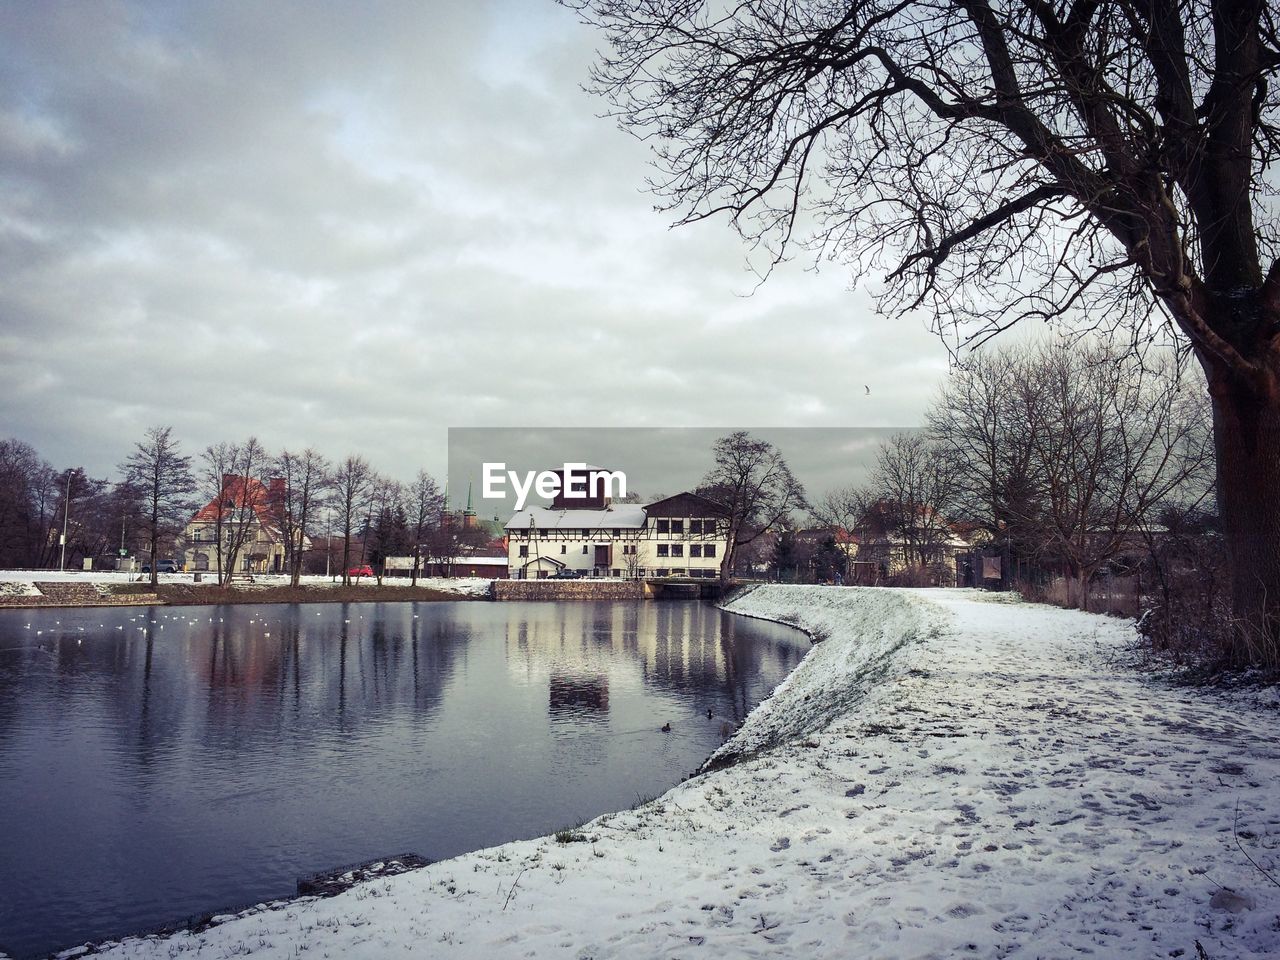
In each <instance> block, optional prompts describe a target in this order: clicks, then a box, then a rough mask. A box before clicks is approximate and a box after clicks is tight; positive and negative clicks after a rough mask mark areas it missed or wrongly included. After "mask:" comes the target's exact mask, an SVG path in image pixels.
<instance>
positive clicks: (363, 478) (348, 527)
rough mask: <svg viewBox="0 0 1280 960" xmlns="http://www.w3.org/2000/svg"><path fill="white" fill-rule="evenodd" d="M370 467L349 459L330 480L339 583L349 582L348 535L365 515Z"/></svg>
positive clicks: (362, 461) (352, 458) (364, 463)
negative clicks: (339, 549) (337, 529)
mask: <svg viewBox="0 0 1280 960" xmlns="http://www.w3.org/2000/svg"><path fill="white" fill-rule="evenodd" d="M373 478H374V473H373V468H372V467H370V466H369V462H368V461H367V460H365V458H364V457H361V456H355V455H352V456H349V457H347V458H346V459H345V460H343V461H342V462H341V463H340V464H338V466H337V468H336V469H335V470H334V471H333V475H332V477H331V478H330V486H331V489H332V491H333V501H334V506H335V507H336V508H337V510H338V522H339V523H340V524H341V525H342V584H343V586H349V585H350V583H351V532H352V531H353V530H354V529H355V526H356V524H357V523H358V522H360V520H361V518H363V517H366V516H367V507H368V502H369V494H370V491H371V487H372V485H373Z"/></svg>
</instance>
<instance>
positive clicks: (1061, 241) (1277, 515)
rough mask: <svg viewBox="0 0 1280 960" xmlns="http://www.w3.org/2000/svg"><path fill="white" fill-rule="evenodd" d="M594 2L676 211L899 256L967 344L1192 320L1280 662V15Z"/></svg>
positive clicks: (857, 260) (1248, 585)
mask: <svg viewBox="0 0 1280 960" xmlns="http://www.w3.org/2000/svg"><path fill="white" fill-rule="evenodd" d="M571 5H572V6H574V7H576V8H577V9H579V10H580V12H581V14H582V17H583V19H584V20H585V21H587V22H589V23H592V24H595V25H597V26H598V27H599V28H600V29H601V30H603V31H604V33H605V39H606V41H607V42H606V44H605V46H604V50H605V52H604V53H603V54H602V55H601V57H600V60H599V62H598V64H597V67H596V69H595V71H594V75H593V87H594V89H595V90H596V91H597V92H598V93H599V94H601V95H603V96H605V97H607V98H609V99H610V100H611V101H612V103H613V104H614V107H615V116H616V117H617V118H618V120H619V121H620V123H621V124H622V125H623V126H624V127H625V128H627V129H629V130H630V131H632V132H634V133H635V134H636V135H638V136H641V137H646V138H651V142H652V143H653V144H654V145H655V150H656V152H657V158H658V165H659V167H660V170H661V174H660V176H659V177H658V178H657V179H656V181H655V183H654V188H655V190H656V191H657V192H658V194H659V196H660V197H661V199H662V203H663V205H664V206H665V207H666V208H667V209H669V210H675V211H678V216H679V221H680V222H689V221H693V220H700V219H704V218H707V217H712V216H717V215H724V216H727V217H728V218H730V219H731V221H732V223H733V224H734V225H735V226H736V227H737V229H739V230H740V231H741V232H742V233H743V234H744V235H745V236H746V237H748V238H749V239H750V240H752V241H753V242H755V243H758V244H762V245H763V246H764V248H765V249H766V250H768V251H769V253H770V255H771V258H772V262H777V261H778V260H780V259H781V258H783V257H784V256H786V255H787V253H788V249H789V246H790V245H791V244H793V243H794V242H797V241H802V242H808V243H809V244H810V245H811V248H812V249H814V250H816V251H817V252H818V255H830V256H835V257H839V258H841V259H843V260H846V261H848V262H850V263H852V264H853V266H854V269H855V270H857V271H863V270H867V269H871V268H875V267H879V266H882V265H883V266H884V267H885V268H887V270H888V280H889V283H888V285H887V287H886V292H885V305H886V306H887V307H889V308H904V307H911V306H919V305H928V306H929V307H931V308H932V310H933V311H934V313H935V315H936V317H937V318H938V326H939V329H940V330H947V331H954V332H955V334H956V335H957V338H958V339H959V340H960V341H961V342H969V343H972V342H975V341H980V340H982V339H985V338H986V337H988V336H991V335H994V334H995V333H997V332H999V331H1000V330H1003V329H1005V328H1007V327H1008V326H1010V325H1011V324H1013V323H1015V322H1016V321H1018V320H1019V319H1021V318H1026V317H1033V318H1042V319H1049V320H1058V319H1061V320H1064V321H1066V322H1069V323H1072V324H1075V325H1084V326H1092V327H1103V328H1107V329H1109V330H1111V331H1114V332H1116V333H1118V334H1121V335H1122V336H1123V337H1125V338H1126V339H1129V340H1130V341H1131V342H1132V343H1133V344H1134V345H1135V346H1138V345H1140V344H1142V343H1144V342H1146V341H1147V340H1148V339H1149V338H1150V337H1151V335H1152V332H1153V328H1154V327H1155V326H1156V325H1157V324H1158V323H1160V322H1167V321H1171V322H1172V324H1173V325H1174V326H1175V327H1176V329H1177V331H1179V333H1180V335H1181V337H1182V338H1183V339H1182V341H1181V342H1182V343H1184V344H1186V345H1188V346H1189V347H1190V350H1191V351H1192V352H1193V353H1194V355H1195V358H1196V359H1197V361H1198V362H1199V364H1200V366H1201V367H1202V368H1203V371H1204V374H1205V377H1206V380H1207V383H1208V388H1209V393H1210V396H1211V397H1212V403H1213V419H1214V436H1215V444H1216V451H1217V486H1218V502H1219V505H1220V508H1221V514H1222V520H1223V530H1224V535H1225V541H1226V543H1227V547H1228V552H1229V555H1230V558H1231V563H1232V567H1233V569H1234V576H1233V592H1234V597H1233V599H1234V609H1235V613H1236V616H1237V618H1239V619H1240V620H1241V621H1242V622H1245V623H1249V624H1253V626H1254V628H1255V629H1257V628H1259V627H1260V628H1262V629H1263V631H1264V633H1265V635H1266V637H1267V640H1266V643H1265V649H1266V653H1265V656H1266V657H1267V658H1268V659H1270V660H1271V661H1273V662H1274V661H1280V500H1277V498H1276V497H1275V496H1274V491H1276V490H1280V260H1277V259H1275V258H1276V253H1277V248H1278V246H1280V232H1278V231H1277V229H1276V218H1275V215H1274V210H1273V207H1272V205H1271V199H1270V188H1269V185H1268V183H1269V177H1268V169H1269V167H1270V166H1271V165H1272V163H1273V162H1274V161H1275V158H1276V156H1277V150H1280V129H1278V128H1277V111H1278V108H1280V93H1278V91H1280V85H1277V84H1276V83H1275V79H1274V75H1275V73H1276V72H1277V70H1278V69H1280V30H1278V24H1277V14H1276V11H1275V10H1274V9H1273V7H1272V5H1271V4H1268V3H1266V2H1264V0H1082V2H1066V0H1004V2H998V0H936V2H935V0H850V2H847V3H825V2H822V0H760V2H755V3H749V4H730V5H721V4H715V3H709V2H707V3H703V2H696V0H647V2H644V3H622V2H617V0H573V2H571ZM810 224H812V225H813V229H812V230H810V229H809V225H810ZM1268 263H1270V266H1269V268H1268V267H1267V264H1268ZM1240 652H1241V654H1242V655H1248V651H1245V649H1244V647H1243V646H1242V647H1241V648H1240Z"/></svg>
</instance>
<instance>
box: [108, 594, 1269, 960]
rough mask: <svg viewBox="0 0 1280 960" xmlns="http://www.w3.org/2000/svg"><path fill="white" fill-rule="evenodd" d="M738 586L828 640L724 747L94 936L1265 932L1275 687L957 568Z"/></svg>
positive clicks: (957, 938)
mask: <svg viewBox="0 0 1280 960" xmlns="http://www.w3.org/2000/svg"><path fill="white" fill-rule="evenodd" d="M732 609H733V610H735V611H738V612H742V613H746V614H751V615H756V616H768V617H780V618H786V619H788V620H791V621H792V622H796V623H798V624H799V625H801V626H803V627H805V628H806V629H808V630H810V631H811V632H812V633H813V634H814V635H815V637H819V636H822V637H825V639H822V640H821V641H820V642H819V643H818V644H817V645H816V646H815V647H814V649H813V651H812V652H811V653H810V655H809V656H808V657H807V658H806V659H805V661H804V662H803V663H802V664H801V665H800V666H799V667H798V668H797V669H796V671H795V672H794V673H793V674H792V676H791V677H790V678H789V679H788V680H787V681H786V682H785V683H784V684H783V685H782V686H781V687H780V688H779V689H778V691H776V693H775V695H774V696H773V697H772V698H771V699H770V700H769V701H767V703H766V704H765V705H763V706H762V707H761V708H760V710H759V711H758V712H757V714H756V715H753V716H752V718H751V719H750V720H749V721H748V723H747V724H746V725H745V726H744V728H743V730H742V731H740V732H739V734H738V735H737V736H736V737H735V738H734V741H733V742H731V743H730V744H729V745H728V748H727V749H728V752H731V753H733V754H735V755H737V756H742V757H745V759H743V760H742V761H741V762H738V763H736V764H733V765H730V766H727V767H724V768H722V769H717V770H714V771H712V772H709V773H707V774H704V775H702V776H699V777H695V778H693V779H691V780H689V781H687V782H685V783H683V784H681V785H679V786H678V787H676V788H674V789H673V790H671V791H669V792H668V793H667V794H666V795H664V796H663V797H661V798H659V799H658V800H656V801H654V802H652V803H649V804H646V805H644V806H642V807H639V808H638V809H635V810H629V811H623V812H620V813H615V814H609V815H606V816H603V817H600V818H598V819H596V820H594V821H591V822H590V823H587V824H585V825H583V826H582V827H581V828H579V829H577V830H573V831H565V832H562V833H561V834H558V835H557V837H546V838H542V839H538V840H529V841H521V842H517V843H511V844H507V845H505V846H502V847H496V848H493V849H489V850H483V851H479V852H477V853H473V854H469V855H467V856H463V857H459V858H457V859H454V860H450V861H447V862H442V863H438V864H435V865H432V866H430V867H427V868H425V869H423V870H420V871H415V872H413V873H409V874H404V875H402V876H399V877H395V878H392V879H388V880H379V881H375V882H373V883H369V884H365V885H362V886H359V887H356V888H354V889H352V890H350V891H348V892H346V893H343V894H341V895H339V896H337V897H333V898H331V899H327V900H316V899H307V900H300V901H295V902H292V903H288V904H285V905H281V906H275V907H273V908H271V909H266V910H261V911H257V912H254V913H251V914H249V915H245V916H241V917H238V918H235V919H231V920H229V921H228V922H225V923H222V924H220V925H217V926H214V927H212V928H209V929H206V930H203V931H200V932H198V933H189V934H182V935H178V936H174V937H170V938H167V939H158V938H151V939H134V940H130V941H126V942H124V943H122V944H117V945H113V946H112V947H111V948H109V949H108V950H107V951H106V952H107V953H108V954H109V955H111V956H116V957H174V956H180V955H182V954H184V953H188V952H190V953H197V952H199V953H202V954H203V955H208V956H231V955H253V956H262V957H297V956H332V957H364V958H381V957H386V956H422V957H433V958H434V957H475V958H490V957H492V958H505V957H548V958H550V957H556V958H559V957H574V958H588V957H591V958H606V957H645V958H648V957H697V956H707V957H757V956H793V957H832V958H836V957H838V958H846V957H851V956H856V957H859V958H875V957H883V958H895V960H896V958H907V957H951V956H957V955H967V956H980V957H1004V956H1013V955H1019V956H1043V957H1061V956H1066V955H1069V954H1077V953H1091V954H1094V955H1096V956H1104V957H1114V956H1122V955H1133V956H1141V957H1155V956H1161V957H1163V956H1172V957H1179V956H1183V957H1192V958H1194V957H1196V956H1197V945H1200V947H1202V949H1203V950H1204V952H1205V955H1207V956H1209V957H1211V958H1215V960H1218V958H1226V957H1263V956H1269V955H1274V954H1275V953H1276V951H1277V950H1280V889H1277V888H1276V887H1275V886H1273V885H1272V884H1271V883H1270V882H1269V881H1268V880H1267V879H1266V877H1265V876H1264V875H1263V873H1262V872H1261V871H1260V870H1259V869H1258V867H1261V868H1262V869H1265V870H1267V871H1270V873H1271V874H1272V875H1273V876H1276V875H1277V874H1278V871H1280V853H1277V848H1278V847H1280V811H1277V809H1276V807H1277V800H1276V798H1277V797H1278V796H1280V747H1278V746H1277V742H1276V738H1275V733H1274V731H1275V726H1276V719H1277V716H1278V713H1277V709H1276V698H1275V696H1274V694H1268V695H1265V696H1264V695H1254V696H1252V697H1242V696H1232V695H1225V694H1220V693H1207V692H1205V691H1202V690H1196V689H1178V688H1170V687H1168V686H1165V685H1161V684H1159V683H1157V682H1155V681H1153V680H1151V679H1150V678H1148V677H1144V676H1142V675H1140V674H1138V673H1136V672H1134V671H1132V670H1131V669H1129V668H1128V667H1127V666H1126V665H1125V663H1126V659H1125V652H1126V650H1127V648H1128V646H1129V644H1130V643H1131V642H1132V627H1131V625H1130V624H1128V623H1125V622H1122V621H1117V620H1108V619H1104V618H1101V617H1096V616H1090V615H1086V614H1081V613H1076V612H1072V611H1064V610H1057V609H1054V608H1049V607H1039V606H1030V605H1023V604H1011V603H999V602H991V601H990V600H989V599H987V598H985V597H983V596H980V595H976V594H966V593H961V592H958V591H951V592H941V591H940V592H923V591H922V592H910V591H886V590H857V589H849V588H844V589H842V588H804V587H782V586H766V587H761V588H758V589H757V590H755V591H753V592H752V593H750V594H749V595H747V596H744V597H741V598H739V599H737V600H735V601H733V603H732ZM726 755H727V754H726ZM1250 858H1252V859H1253V860H1254V861H1256V863H1257V866H1254V865H1253V864H1252V863H1251V862H1250Z"/></svg>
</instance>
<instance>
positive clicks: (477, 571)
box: [384, 555, 509, 580]
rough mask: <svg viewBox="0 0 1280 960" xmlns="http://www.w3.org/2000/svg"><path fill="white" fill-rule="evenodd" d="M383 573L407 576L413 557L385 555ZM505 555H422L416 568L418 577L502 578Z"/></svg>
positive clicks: (505, 561) (504, 576) (504, 570)
mask: <svg viewBox="0 0 1280 960" xmlns="http://www.w3.org/2000/svg"><path fill="white" fill-rule="evenodd" d="M384 563H385V571H384V572H385V574H386V576H388V577H408V576H410V575H412V573H413V557H387V559H386V560H385V561H384ZM507 568H508V563H507V558H506V557H489V556H466V555H463V556H459V557H455V558H454V559H452V560H449V561H447V562H442V561H439V560H428V559H427V558H426V557H423V558H422V560H421V566H420V567H419V568H418V576H419V577H484V578H485V579H487V580H503V579H505V578H506V577H507V576H508V575H509V574H508V569H507Z"/></svg>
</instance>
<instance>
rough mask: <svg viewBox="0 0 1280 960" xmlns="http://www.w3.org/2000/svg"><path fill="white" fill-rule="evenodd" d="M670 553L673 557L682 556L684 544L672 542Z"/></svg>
mask: <svg viewBox="0 0 1280 960" xmlns="http://www.w3.org/2000/svg"><path fill="white" fill-rule="evenodd" d="M671 555H672V556H673V557H683V556H684V544H683V543H673V544H672V545H671Z"/></svg>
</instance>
